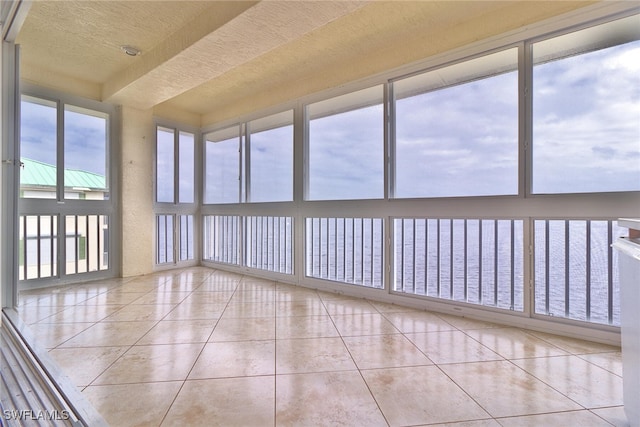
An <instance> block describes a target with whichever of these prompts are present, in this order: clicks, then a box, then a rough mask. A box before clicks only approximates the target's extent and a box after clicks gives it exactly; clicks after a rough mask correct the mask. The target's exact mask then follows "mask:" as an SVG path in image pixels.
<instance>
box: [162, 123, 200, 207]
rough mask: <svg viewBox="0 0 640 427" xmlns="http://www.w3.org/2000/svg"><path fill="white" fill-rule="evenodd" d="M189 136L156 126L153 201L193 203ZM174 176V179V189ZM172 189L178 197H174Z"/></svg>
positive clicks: (192, 151)
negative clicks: (154, 195)
mask: <svg viewBox="0 0 640 427" xmlns="http://www.w3.org/2000/svg"><path fill="white" fill-rule="evenodd" d="M194 168H195V137H194V134H193V133H189V132H183V131H178V130H174V129H168V128H164V127H160V126H158V128H157V138H156V201H157V202H159V203H175V202H176V201H177V202H178V203H193V202H194V201H195V199H194V183H195V169H194ZM175 177H178V185H177V186H176V183H175ZM176 189H177V190H178V194H177V195H176V194H175V193H176Z"/></svg>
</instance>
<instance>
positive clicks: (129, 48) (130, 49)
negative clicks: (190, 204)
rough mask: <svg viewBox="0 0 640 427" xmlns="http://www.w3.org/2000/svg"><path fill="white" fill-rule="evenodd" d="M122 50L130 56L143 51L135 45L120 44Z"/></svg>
mask: <svg viewBox="0 0 640 427" xmlns="http://www.w3.org/2000/svg"><path fill="white" fill-rule="evenodd" d="M120 50H122V51H123V52H124V53H126V54H127V55H129V56H138V55H140V53H141V52H140V49H138V48H136V47H133V46H120Z"/></svg>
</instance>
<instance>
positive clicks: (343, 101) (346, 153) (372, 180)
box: [307, 86, 384, 200]
mask: <svg viewBox="0 0 640 427" xmlns="http://www.w3.org/2000/svg"><path fill="white" fill-rule="evenodd" d="M382 100H383V90H382V86H376V87H373V88H370V89H365V90H361V91H358V92H354V93H351V94H348V95H343V96H340V97H337V98H332V99H329V100H326V101H322V102H318V103H315V104H311V105H309V106H308V109H307V114H308V117H309V169H308V179H309V182H308V193H307V199H309V200H332V199H333V200H342V199H379V198H382V197H384V159H383V158H384V108H383V105H382Z"/></svg>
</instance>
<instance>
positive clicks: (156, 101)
mask: <svg viewBox="0 0 640 427" xmlns="http://www.w3.org/2000/svg"><path fill="white" fill-rule="evenodd" d="M588 3H589V2H570V1H563V2H553V1H549V2H518V1H515V2H507V1H416V2H407V1H371V2H369V1H325V0H322V1H306V0H304V1H279V0H265V1H261V2H250V1H226V2H225V1H86V0H81V1H35V2H33V5H32V6H31V8H30V10H29V14H28V16H27V18H26V20H25V22H24V25H23V27H22V29H21V31H20V33H19V35H18V39H17V42H18V43H19V44H20V45H21V46H22V57H21V58H22V62H21V67H22V70H21V72H22V76H23V79H24V80H25V81H28V82H31V83H35V84H38V85H42V86H48V87H53V88H56V89H60V90H64V91H68V92H71V93H74V94H77V95H81V96H86V97H90V98H95V99H98V100H104V101H108V102H113V103H117V104H123V105H129V106H132V107H135V108H140V109H149V108H154V107H156V108H160V109H162V108H164V109H166V110H173V111H178V110H179V111H182V112H186V113H189V114H192V115H196V116H199V117H202V120H203V121H204V122H210V121H212V120H215V119H216V117H217V115H219V112H220V110H221V109H222V108H228V109H230V110H232V109H233V108H232V105H233V104H234V103H237V102H238V100H245V104H246V103H247V102H248V103H249V104H251V103H252V102H253V103H254V104H255V106H256V107H263V106H265V105H266V104H265V103H268V102H278V101H283V100H286V99H291V98H292V97H297V96H300V95H301V94H304V93H310V92H312V91H318V90H322V89H324V88H326V87H332V86H336V85H341V84H345V83H346V82H348V81H351V80H354V79H358V78H363V77H365V76H367V75H370V74H371V73H374V72H379V71H382V70H384V69H388V67H392V66H398V65H401V64H404V63H408V62H409V61H415V60H417V59H420V58H424V57H425V55H432V54H435V53H438V52H439V51H441V50H443V49H450V48H452V47H456V46H459V45H463V44H465V43H471V42H473V41H475V40H478V39H480V38H483V37H489V36H491V35H494V34H495V33H496V32H502V31H508V30H510V29H513V28H518V27H519V26H523V25H526V24H527V23H530V22H535V20H539V19H544V18H547V17H549V16H553V15H554V14H558V13H562V12H566V11H569V10H572V9H575V8H577V7H581V6H584V5H585V4H588ZM122 45H132V46H135V47H137V48H139V49H141V51H142V54H141V55H139V56H137V57H129V56H127V55H125V54H124V53H123V52H122V51H121V49H120V47H121V46H122ZM356 64H357V65H356ZM385 67H386V68H385ZM301 88H304V89H301ZM267 97H269V99H270V100H271V101H265V99H266V98H267ZM247 100H248V101H247ZM229 114H231V112H229Z"/></svg>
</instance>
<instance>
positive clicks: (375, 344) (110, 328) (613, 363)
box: [18, 268, 627, 427]
mask: <svg viewBox="0 0 640 427" xmlns="http://www.w3.org/2000/svg"><path fill="white" fill-rule="evenodd" d="M18 311H19V313H20V315H21V317H22V319H23V320H24V321H25V323H27V324H29V325H30V327H31V328H32V330H33V334H34V336H35V337H36V338H37V340H38V341H39V344H40V345H41V346H43V347H45V348H47V349H48V350H49V352H50V354H51V356H52V357H53V358H54V360H56V361H57V363H58V364H59V365H60V366H61V368H62V369H63V371H64V372H65V373H66V374H67V375H68V376H69V377H70V379H71V381H72V382H73V383H74V384H75V385H76V386H77V387H78V388H79V389H80V390H81V391H82V393H83V394H84V395H85V396H86V397H87V399H88V400H89V401H90V402H91V403H93V405H94V406H95V407H96V408H97V409H98V410H99V411H100V412H101V413H102V415H103V416H104V418H105V419H106V420H107V421H108V422H109V423H110V424H111V425H113V426H142V425H144V426H160V425H162V426H174V425H175V426H191V425H202V426H210V425H223V426H252V425H255V426H267V425H278V426H281V425H282V426H285V425H289V426H319V425H329V426H334V425H347V426H378V425H380V426H388V425H389V426H417V425H447V426H477V427H482V426H501V425H502V426H539V425H544V426H554V425H558V426H574V425H575V426H600V425H602V426H611V425H615V426H624V425H627V424H626V419H625V417H624V411H623V407H622V367H621V366H622V364H621V354H620V348H618V347H610V346H606V345H602V344H596V343H589V342H585V341H579V340H574V339H565V338H562V337H557V336H554V335H549V334H542V333H537V332H528V331H524V330H521V329H516V328H509V327H504V326H500V325H496V324H491V323H487V322H476V321H474V320H470V319H462V318H456V317H454V316H448V315H440V314H436V313H428V312H424V311H418V310H412V309H408V308H406V307H399V306H395V305H391V304H385V303H377V302H368V301H365V300H362V299H352V298H348V297H344V296H339V295H336V294H331V293H327V292H320V291H313V290H309V289H304V288H299V287H295V286H290V285H286V284H282V283H275V282H273V281H268V280H263V279H256V278H252V277H248V276H239V275H236V274H231V273H226V272H222V271H217V270H212V269H208V268H191V269H186V270H175V271H170V272H163V273H157V274H153V275H149V276H142V277H137V278H130V279H113V280H109V281H102V282H95V283H87V284H83V285H73V286H67V287H61V288H57V289H55V290H54V291H52V290H51V289H49V290H43V291H28V292H22V293H21V295H20V306H19V308H18Z"/></svg>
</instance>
